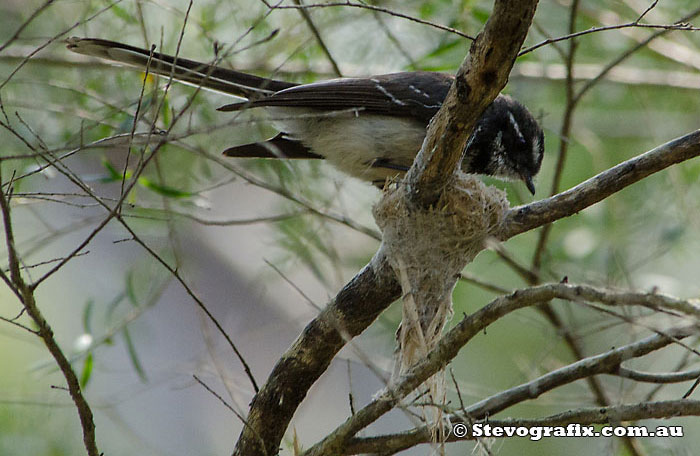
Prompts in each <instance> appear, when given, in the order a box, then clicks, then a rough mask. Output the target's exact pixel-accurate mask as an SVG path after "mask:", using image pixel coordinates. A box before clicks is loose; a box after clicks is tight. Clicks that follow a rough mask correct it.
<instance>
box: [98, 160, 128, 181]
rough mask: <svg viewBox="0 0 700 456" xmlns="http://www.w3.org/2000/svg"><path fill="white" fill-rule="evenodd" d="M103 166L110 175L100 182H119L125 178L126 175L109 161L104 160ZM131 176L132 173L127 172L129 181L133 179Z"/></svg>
mask: <svg viewBox="0 0 700 456" xmlns="http://www.w3.org/2000/svg"><path fill="white" fill-rule="evenodd" d="M102 166H104V167H105V169H106V170H107V174H108V175H107V176H105V177H103V178H102V179H100V182H119V181H121V180H122V179H123V178H124V173H122V172H120V171H119V170H117V168H115V167H114V165H112V164H111V163H110V162H109V160H107V159H102ZM131 174H132V173H131V171H130V170H126V178H127V179H128V178H130V177H131Z"/></svg>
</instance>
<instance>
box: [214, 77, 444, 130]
mask: <svg viewBox="0 0 700 456" xmlns="http://www.w3.org/2000/svg"><path fill="white" fill-rule="evenodd" d="M452 80H453V77H452V76H449V75H446V74H442V73H433V72H414V73H394V74H385V75H380V76H373V77H369V78H341V79H331V80H328V81H322V82H316V83H312V84H302V85H297V86H294V87H290V88H288V89H284V90H281V91H279V92H276V93H274V94H272V95H269V96H267V97H265V98H262V99H259V100H253V101H249V102H244V103H234V104H230V105H226V106H223V107H221V108H219V109H220V110H222V111H238V110H241V109H246V108H250V107H256V106H282V107H300V108H313V109H321V110H326V111H342V110H347V109H353V108H356V109H358V110H361V111H363V112H371V113H375V114H388V115H393V116H400V117H413V118H416V119H419V120H421V121H425V122H426V123H427V122H428V121H429V120H430V119H431V118H432V117H433V116H434V115H435V113H436V112H437V111H438V109H440V106H441V105H442V102H443V101H444V99H445V97H446V96H447V92H448V90H449V88H450V85H451V84H452Z"/></svg>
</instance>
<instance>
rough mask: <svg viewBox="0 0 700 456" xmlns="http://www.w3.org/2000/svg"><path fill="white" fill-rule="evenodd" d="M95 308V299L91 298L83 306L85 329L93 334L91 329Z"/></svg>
mask: <svg viewBox="0 0 700 456" xmlns="http://www.w3.org/2000/svg"><path fill="white" fill-rule="evenodd" d="M94 308H95V301H93V300H92V299H90V300H89V301H88V302H87V303H86V304H85V307H84V308H83V329H84V330H85V332H86V333H87V334H92V330H91V329H90V320H91V319H92V310H93V309H94Z"/></svg>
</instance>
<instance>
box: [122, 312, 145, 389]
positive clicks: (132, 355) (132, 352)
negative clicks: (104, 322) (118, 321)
mask: <svg viewBox="0 0 700 456" xmlns="http://www.w3.org/2000/svg"><path fill="white" fill-rule="evenodd" d="M122 334H123V335H124V342H126V349H127V351H128V353H129V359H130V360H131V365H132V366H134V370H135V371H136V373H137V374H138V376H139V379H141V381H142V382H143V383H146V382H147V381H148V377H146V371H144V370H143V366H142V365H141V361H139V357H138V355H137V354H136V347H134V343H133V341H132V340H131V336H130V335H129V330H128V328H127V327H126V326H125V327H124V330H123V331H122Z"/></svg>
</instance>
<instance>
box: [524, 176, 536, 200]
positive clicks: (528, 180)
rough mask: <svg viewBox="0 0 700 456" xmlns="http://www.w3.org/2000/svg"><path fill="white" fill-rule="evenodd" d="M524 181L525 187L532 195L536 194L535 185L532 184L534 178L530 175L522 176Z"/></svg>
mask: <svg viewBox="0 0 700 456" xmlns="http://www.w3.org/2000/svg"><path fill="white" fill-rule="evenodd" d="M522 178H523V181H525V186H526V187H527V189H528V190H530V193H532V194H533V196H534V194H535V184H534V183H533V182H532V176H530V175H529V174H526V175H524V176H522Z"/></svg>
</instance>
